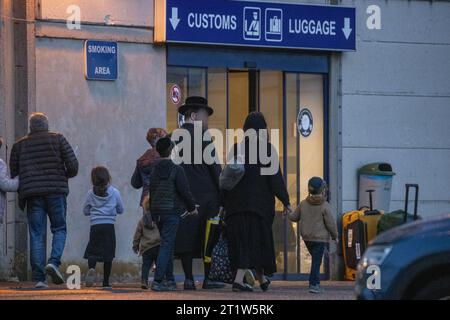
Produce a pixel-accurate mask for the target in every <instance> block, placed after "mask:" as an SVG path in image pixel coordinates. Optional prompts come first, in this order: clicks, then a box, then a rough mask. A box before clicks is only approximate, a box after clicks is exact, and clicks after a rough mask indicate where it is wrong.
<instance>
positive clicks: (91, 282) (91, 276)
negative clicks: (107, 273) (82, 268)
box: [85, 269, 95, 287]
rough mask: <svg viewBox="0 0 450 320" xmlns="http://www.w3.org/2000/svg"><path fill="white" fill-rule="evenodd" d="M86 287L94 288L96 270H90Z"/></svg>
mask: <svg viewBox="0 0 450 320" xmlns="http://www.w3.org/2000/svg"><path fill="white" fill-rule="evenodd" d="M85 280H86V287H92V286H93V285H94V283H95V269H89V271H88V273H87V274H86V279H85Z"/></svg>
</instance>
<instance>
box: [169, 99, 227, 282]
mask: <svg viewBox="0 0 450 320" xmlns="http://www.w3.org/2000/svg"><path fill="white" fill-rule="evenodd" d="M178 112H179V113H180V114H182V115H183V116H184V121H185V123H184V124H183V125H182V126H181V129H185V130H187V131H188V132H189V135H190V142H191V156H190V159H189V160H190V161H186V162H183V163H182V164H181V166H182V167H183V169H184V171H185V172H186V176H187V179H188V181H189V184H190V186H191V190H192V194H193V195H194V198H195V200H196V203H197V204H198V205H199V208H198V211H199V215H198V217H194V216H193V217H189V218H187V219H184V220H183V221H182V223H181V224H180V228H179V232H178V236H177V242H176V247H175V253H176V254H177V255H179V256H180V257H181V262H182V265H183V269H184V272H185V276H186V281H185V289H186V290H193V289H195V286H194V279H193V275H192V262H193V258H202V259H204V242H205V230H206V221H207V220H208V218H211V217H214V216H216V215H217V214H218V213H219V206H220V201H219V176H220V172H221V170H222V168H221V166H220V164H218V163H213V164H207V163H206V162H205V159H204V158H203V151H204V150H205V149H206V148H207V147H208V146H209V145H210V144H211V143H213V142H208V141H203V134H204V133H205V132H206V131H207V130H208V117H209V116H211V115H212V114H213V109H212V108H211V107H210V106H208V101H207V100H206V99H205V98H202V97H189V98H187V99H186V102H185V104H184V105H182V106H181V107H180V108H179V110H178ZM196 122H199V123H201V126H202V128H201V130H200V132H199V131H198V130H195V123H196ZM200 135H201V136H200ZM196 139H199V140H200V141H202V148H201V152H202V154H200V155H195V147H194V144H195V142H194V141H196ZM179 142H181V141H179ZM199 151H200V150H199ZM211 155H212V156H215V150H214V149H212V152H211ZM183 158H184V157H183ZM196 159H200V163H195V160H196ZM209 268H210V264H209V263H205V264H204V274H205V280H204V282H203V289H216V288H222V287H223V286H224V284H223V283H218V282H213V281H211V280H209V279H208V276H209Z"/></svg>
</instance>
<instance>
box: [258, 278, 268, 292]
mask: <svg viewBox="0 0 450 320" xmlns="http://www.w3.org/2000/svg"><path fill="white" fill-rule="evenodd" d="M266 280H267V281H266V282H264V283H263V284H260V285H259V286H260V288H261V290H262V291H264V292H266V291H267V290H269V285H270V280H269V279H267V278H266Z"/></svg>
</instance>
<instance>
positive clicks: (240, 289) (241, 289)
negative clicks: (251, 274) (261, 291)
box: [233, 282, 253, 292]
mask: <svg viewBox="0 0 450 320" xmlns="http://www.w3.org/2000/svg"><path fill="white" fill-rule="evenodd" d="M233 292H253V289H252V287H250V286H248V285H242V284H240V283H237V282H233Z"/></svg>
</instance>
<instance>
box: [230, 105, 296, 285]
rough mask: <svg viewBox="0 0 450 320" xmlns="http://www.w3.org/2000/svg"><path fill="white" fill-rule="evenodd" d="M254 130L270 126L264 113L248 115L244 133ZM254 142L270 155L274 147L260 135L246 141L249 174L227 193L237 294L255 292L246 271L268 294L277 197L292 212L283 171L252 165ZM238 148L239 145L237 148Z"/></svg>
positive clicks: (259, 163)
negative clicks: (267, 172)
mask: <svg viewBox="0 0 450 320" xmlns="http://www.w3.org/2000/svg"><path fill="white" fill-rule="evenodd" d="M249 129H254V130H255V132H256V133H259V132H260V130H262V129H266V130H267V124H266V121H265V119H264V116H263V114H262V113H260V112H252V113H250V114H249V115H248V117H247V119H246V120H245V124H244V131H246V132H247V133H248V132H249V131H247V130H249ZM251 143H258V149H257V150H258V155H259V145H261V144H262V143H264V144H267V149H266V150H267V154H268V155H269V156H270V154H271V152H274V151H271V150H272V149H273V146H272V145H271V144H270V142H269V141H268V139H267V136H265V137H262V138H261V137H260V136H259V135H258V134H256V135H253V136H250V137H248V136H247V135H246V138H245V143H244V146H245V149H243V150H245V151H244V154H245V174H244V176H243V177H242V178H241V180H240V181H239V183H238V184H237V185H236V186H235V187H234V188H233V189H232V190H230V191H224V192H223V200H224V206H225V211H226V215H225V223H226V226H227V227H226V235H227V239H228V243H229V252H230V260H231V265H232V267H233V269H235V270H237V273H236V278H235V281H234V284H233V291H251V290H252V289H251V287H249V286H246V285H244V283H243V278H244V273H245V270H246V269H252V270H255V271H256V279H257V280H258V281H259V283H260V286H261V289H263V291H266V290H267V289H268V286H269V284H270V281H269V279H267V278H266V276H265V275H266V274H272V273H275V272H276V258H275V248H274V241H273V234H272V223H273V218H274V215H275V197H277V198H278V199H279V200H280V201H281V202H282V203H283V205H284V206H285V207H286V208H287V210H290V202H289V194H288V192H287V189H286V185H285V183H284V180H283V176H282V174H281V171H280V167H279V166H277V169H278V170H275V171H276V173H275V174H271V175H264V174H262V173H261V169H263V168H264V167H269V166H270V164H267V165H263V164H262V163H261V161H259V156H258V157H256V158H255V159H258V161H256V163H251V161H250V160H251V159H252V158H251V157H249V156H250V154H249V151H251V150H252V148H250V149H249V145H250V144H251ZM235 147H236V146H235ZM235 150H237V149H236V148H235ZM277 160H278V155H277Z"/></svg>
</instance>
